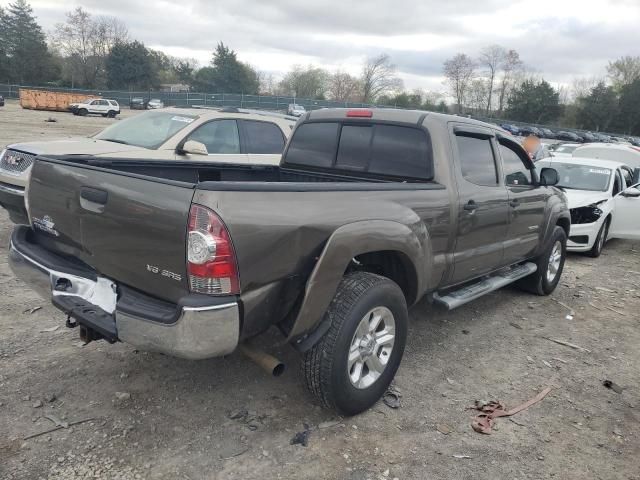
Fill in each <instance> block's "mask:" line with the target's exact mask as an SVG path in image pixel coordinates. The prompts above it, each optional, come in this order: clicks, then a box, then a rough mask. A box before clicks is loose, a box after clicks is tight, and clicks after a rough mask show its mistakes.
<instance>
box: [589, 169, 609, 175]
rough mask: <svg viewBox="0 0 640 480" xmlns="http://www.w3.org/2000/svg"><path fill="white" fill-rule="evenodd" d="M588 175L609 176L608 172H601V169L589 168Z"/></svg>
mask: <svg viewBox="0 0 640 480" xmlns="http://www.w3.org/2000/svg"><path fill="white" fill-rule="evenodd" d="M589 173H599V174H600V175H609V170H606V169H605V170H603V169H601V168H590V169H589Z"/></svg>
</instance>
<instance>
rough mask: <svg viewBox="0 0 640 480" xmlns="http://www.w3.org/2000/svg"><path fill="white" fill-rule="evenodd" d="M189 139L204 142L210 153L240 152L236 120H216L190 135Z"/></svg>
mask: <svg viewBox="0 0 640 480" xmlns="http://www.w3.org/2000/svg"><path fill="white" fill-rule="evenodd" d="M188 140H195V141H196V142H200V143H204V145H205V146H206V147H207V151H208V152H209V154H216V153H217V154H236V153H240V136H239V135H238V125H237V124H236V121H235V120H214V121H213V122H209V123H205V124H204V125H202V126H201V127H199V128H198V129H197V130H196V131H195V132H193V133H192V134H191V135H189V138H188Z"/></svg>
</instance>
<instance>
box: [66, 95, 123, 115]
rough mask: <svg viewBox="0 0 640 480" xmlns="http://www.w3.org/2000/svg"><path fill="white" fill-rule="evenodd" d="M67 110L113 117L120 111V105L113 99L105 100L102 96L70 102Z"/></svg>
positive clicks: (78, 113)
mask: <svg viewBox="0 0 640 480" xmlns="http://www.w3.org/2000/svg"><path fill="white" fill-rule="evenodd" d="M69 110H70V111H71V112H73V114H74V115H81V116H83V117H84V116H85V115H88V114H90V113H94V114H97V115H102V116H103V117H110V118H113V117H115V116H116V115H118V114H119V113H120V105H119V104H118V102H116V101H115V100H107V99H104V98H95V99H93V100H85V101H84V102H81V103H72V104H70V105H69Z"/></svg>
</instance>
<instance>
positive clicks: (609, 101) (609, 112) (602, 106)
mask: <svg viewBox="0 0 640 480" xmlns="http://www.w3.org/2000/svg"><path fill="white" fill-rule="evenodd" d="M577 104H578V105H577V106H578V110H577V121H578V125H579V126H580V127H581V128H586V129H589V130H607V129H608V128H609V125H610V124H611V122H612V120H613V119H614V117H615V114H616V109H617V98H616V94H615V92H614V90H613V88H612V87H608V86H607V85H605V83H604V82H600V83H598V84H597V85H596V86H595V87H593V88H592V89H591V92H590V93H589V95H587V96H586V97H584V98H579V99H578V101H577Z"/></svg>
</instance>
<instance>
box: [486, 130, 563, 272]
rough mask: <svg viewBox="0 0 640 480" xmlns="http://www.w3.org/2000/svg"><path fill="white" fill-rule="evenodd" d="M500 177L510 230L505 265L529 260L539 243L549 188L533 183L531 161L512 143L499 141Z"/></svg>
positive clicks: (506, 244) (506, 245)
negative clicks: (507, 195) (504, 194)
mask: <svg viewBox="0 0 640 480" xmlns="http://www.w3.org/2000/svg"><path fill="white" fill-rule="evenodd" d="M498 151H499V152H500V158H501V160H502V176H503V181H504V184H505V186H506V187H507V192H508V194H509V228H508V231H507V238H506V241H505V244H504V261H505V263H515V262H518V261H521V260H524V259H527V258H529V257H530V256H531V255H532V254H533V253H534V251H535V250H536V248H537V247H538V245H539V242H540V233H541V232H542V231H543V229H544V228H543V227H544V225H543V222H544V219H545V214H544V211H545V206H546V204H547V200H548V198H549V196H550V195H551V189H550V188H549V187H538V186H536V185H535V184H534V177H533V172H532V170H531V169H529V167H531V166H532V164H531V160H529V158H527V156H526V153H525V152H524V150H522V148H521V147H520V146H519V145H517V144H515V142H513V141H512V140H508V139H500V138H498Z"/></svg>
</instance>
